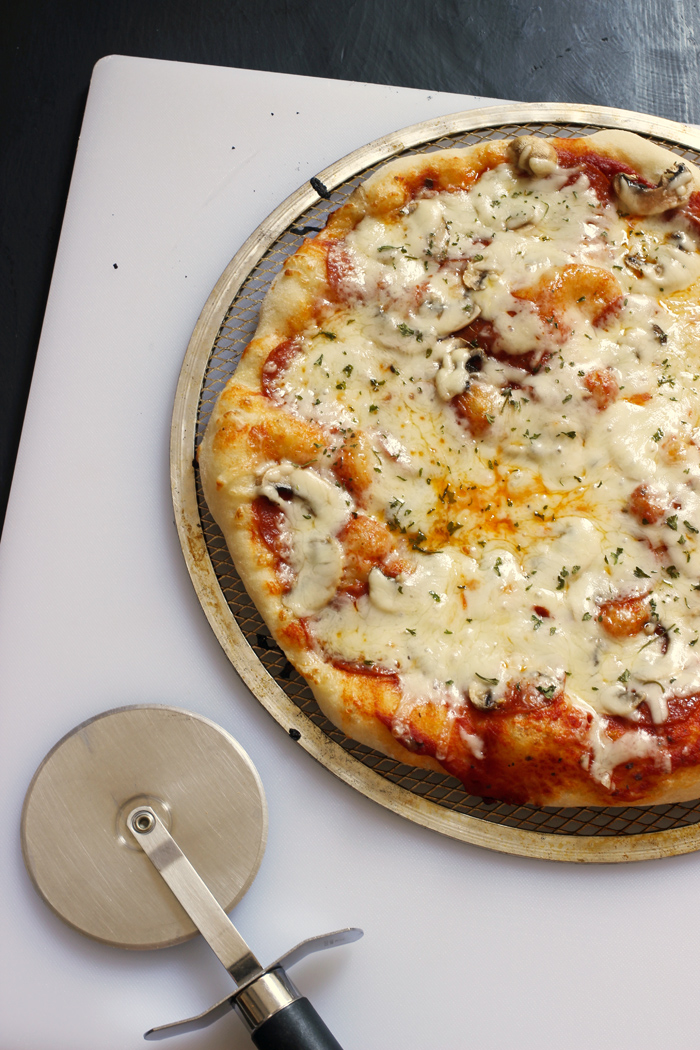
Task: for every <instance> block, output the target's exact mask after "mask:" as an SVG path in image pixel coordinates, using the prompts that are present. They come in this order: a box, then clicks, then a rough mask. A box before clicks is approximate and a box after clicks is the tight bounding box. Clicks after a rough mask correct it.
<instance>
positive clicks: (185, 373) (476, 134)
mask: <svg viewBox="0 0 700 1050" xmlns="http://www.w3.org/2000/svg"><path fill="white" fill-rule="evenodd" d="M601 128H624V129H626V130H628V131H634V132H636V133H638V134H641V135H644V136H646V137H647V138H650V139H652V140H653V141H654V142H658V143H659V144H660V145H662V146H665V147H666V148H667V149H670V150H672V151H673V152H675V153H677V154H678V155H679V156H681V157H687V158H689V159H690V160H692V161H694V162H695V163H696V164H700V132H698V131H697V130H696V129H694V128H690V127H688V126H687V125H683V124H676V123H674V122H672V121H668V120H661V119H656V118H652V117H646V116H642V115H640V114H636V113H629V112H627V111H625V110H618V109H607V108H603V107H600V106H589V107H580V106H569V105H559V104H553V103H548V104H534V105H518V106H499V107H492V108H489V109H480V110H470V111H468V112H465V113H456V114H454V115H453V116H449V117H442V118H438V119H436V120H430V121H425V122H424V123H422V124H415V125H413V126H412V127H409V128H405V129H404V130H403V131H399V132H397V133H396V134H394V135H389V136H387V137H385V138H382V139H378V140H376V141H375V142H372V143H370V144H369V145H367V146H364V147H363V148H362V149H359V150H356V151H355V152H354V153H351V154H349V155H348V156H347V157H345V158H344V159H342V160H340V161H338V162H337V163H336V164H333V165H332V166H331V167H329V168H326V169H325V170H324V171H322V172H319V175H318V176H317V179H314V180H313V183H314V185H312V184H311V183H310V182H309V183H306V184H305V185H304V186H302V187H301V188H300V189H298V190H297V191H296V193H293V194H292V195H291V197H289V198H288V199H287V200H286V201H284V203H282V204H281V205H280V206H279V207H278V208H277V209H276V210H275V211H274V212H273V213H272V214H271V215H270V216H269V217H268V218H267V219H266V220H265V222H264V223H262V225H261V226H259V227H258V229H257V230H256V231H255V233H254V234H253V235H252V236H251V237H250V238H249V239H248V240H247V241H246V243H245V244H244V245H243V247H242V248H241V250H240V251H239V252H238V253H237V254H236V255H235V256H234V258H233V259H232V260H231V262H230V263H229V265H228V266H227V268H226V270H225V271H224V273H223V274H222V276H221V277H220V279H219V281H218V283H217V284H216V287H215V288H214V290H213V291H212V293H211V295H210V297H209V299H208V301H207V303H206V305H205V307H204V310H203V311H202V314H201V316H200V318H199V321H198V322H197V326H196V328H195V330H194V332H193V334H192V338H191V340H190V344H189V346H188V349H187V354H186V356H185V360H184V363H183V366H182V371H181V373H180V380H179V383H178V388H177V394H176V397H175V408H174V412H173V422H172V433H171V482H172V491H173V502H174V507H175V516H176V521H177V527H178V531H179V535H180V543H181V545H182V550H183V553H184V555H185V560H186V562H187V567H188V569H189V572H190V575H191V577H192V581H193V583H194V586H195V589H196V591H197V595H198V597H199V600H200V602H201V604H202V606H203V608H204V611H205V613H206V615H207V617H208V618H209V622H210V623H211V626H212V627H213V629H214V631H215V633H216V635H217V637H218V639H219V641H220V643H221V645H222V646H223V648H224V650H225V651H226V653H227V655H228V657H229V659H230V660H231V662H232V663H233V665H234V667H235V668H236V669H237V671H238V672H239V674H240V675H241V677H242V678H243V680H244V681H245V682H246V684H247V685H248V686H249V688H250V689H251V690H252V692H253V693H254V694H255V696H256V697H257V698H258V700H259V701H260V702H261V703H262V704H263V705H264V706H265V707H266V708H267V710H268V711H269V712H270V714H271V715H273V717H274V718H275V719H276V720H277V721H278V722H279V723H280V725H281V726H283V727H284V729H285V730H286V731H288V732H291V733H292V735H293V736H294V737H295V738H296V737H297V734H300V736H299V738H298V739H299V744H300V745H301V746H302V747H304V748H305V749H306V750H307V751H308V752H309V753H310V754H312V755H313V756H314V757H315V758H317V759H318V760H319V761H320V762H322V763H323V764H324V765H325V766H326V767H327V768H328V769H330V770H331V771H332V772H333V773H335V774H336V775H337V776H339V777H340V778H341V779H343V780H345V781H346V782H347V783H348V784H350V785H351V786H352V787H354V788H356V789H357V790H358V791H361V792H362V793H363V794H365V795H367V796H369V797H370V798H372V799H374V800H375V801H377V802H380V803H381V804H382V805H384V806H386V807H387V808H388V809H391V810H393V811H394V812H396V813H400V814H401V815H402V816H405V817H408V818H409V819H410V820H414V821H416V822H417V823H419V824H423V825H426V826H427V827H431V828H434V829H435V830H436V831H440V832H442V833H443V834H446V835H450V836H452V837H454V838H458V839H463V840H465V841H467V842H473V843H476V844H477V845H480V846H487V847H489V848H491V849H495V850H500V851H502V852H506V853H517V854H521V855H523V856H532V857H542V858H548V859H550V860H570V861H599V862H600V861H605V862H611V861H625V860H646V859H650V858H655V857H662V856H669V855H672V854H676V853H687V852H690V851H691V850H695V849H698V847H700V799H698V800H696V801H693V802H684V803H680V804H675V805H663V806H652V807H646V808H643V807H636V806H626V807H624V808H595V807H587V808H553V807H551V808H550V807H547V808H544V809H539V808H537V807H534V806H520V805H507V804H506V803H503V802H490V801H488V800H484V799H480V798H477V797H476V796H474V795H469V794H467V793H466V792H465V791H464V789H463V788H462V785H461V784H460V783H459V781H457V780H455V779H454V778H453V777H450V776H448V775H447V774H440V773H434V772H431V771H429V770H423V769H415V768H414V767H412V766H406V765H402V764H401V763H399V762H397V761H395V760H393V759H390V758H386V757H385V756H384V755H382V754H380V753H379V752H377V751H373V750H371V749H370V748H368V747H365V746H364V745H362V744H358V743H356V742H355V741H353V740H350V739H348V738H347V737H346V736H344V734H343V733H342V732H341V731H340V730H338V729H336V728H335V726H334V725H332V723H331V722H329V721H328V720H327V719H326V718H324V716H323V715H322V714H321V712H320V711H319V709H318V707H317V706H316V703H315V701H314V699H313V696H312V694H311V691H310V689H309V688H308V686H307V685H306V683H305V682H304V681H303V679H302V678H301V677H300V676H299V675H298V674H297V673H296V671H295V670H294V669H293V668H292V666H291V664H290V663H289V662H288V661H287V660H286V658H285V657H284V655H283V653H282V652H281V651H280V650H279V648H278V647H277V646H276V644H275V643H274V641H273V640H272V638H271V636H270V632H269V631H268V629H267V627H266V626H265V624H264V623H263V621H262V619H261V617H260V615H259V614H258V612H257V610H256V608H255V605H254V604H253V602H252V600H251V599H250V598H249V596H248V594H247V593H246V590H245V587H244V586H243V584H242V583H241V580H240V578H239V576H238V574H237V572H236V570H235V568H234V566H233V563H232V561H231V557H230V555H229V553H228V549H227V547H226V542H225V540H224V538H223V536H222V534H221V532H220V530H219V528H218V527H217V525H216V524H215V522H214V520H213V518H212V516H211V514H210V513H209V509H208V507H207V505H206V503H205V500H204V496H203V495H202V489H201V484H200V480H199V475H198V471H197V467H196V461H195V451H196V447H197V446H198V444H199V442H200V441H201V439H202V436H203V434H204V430H205V427H206V425H207V421H208V419H209V415H210V413H211V410H212V408H213V405H214V402H215V401H216V398H217V397H218V395H219V393H220V391H221V390H222V389H223V387H224V386H225V384H226V382H227V381H228V379H229V378H230V376H231V375H232V373H233V372H234V370H235V368H236V365H237V363H238V360H239V358H240V355H241V352H242V350H243V348H244V347H245V345H246V344H247V343H248V342H249V341H250V339H251V337H252V335H253V333H254V331H255V328H256V325H257V318H258V311H259V308H260V303H261V301H262V299H263V298H264V296H265V293H266V292H267V290H268V288H269V286H270V284H271V282H272V279H273V278H274V277H275V275H276V274H277V273H278V271H279V270H280V268H281V267H282V265H283V264H284V261H285V259H286V258H287V257H288V256H290V255H291V254H293V253H294V252H295V251H296V250H297V248H299V246H300V245H301V243H302V241H303V239H304V237H305V236H309V235H310V234H312V233H313V232H314V231H316V230H318V229H320V228H321V227H323V225H324V223H325V221H326V218H327V216H328V214H329V213H330V212H331V211H334V210H335V209H336V208H337V207H338V206H339V205H341V204H342V203H343V202H344V201H345V200H346V199H347V197H348V196H349V195H350V193H351V192H352V191H353V190H354V189H355V187H356V186H357V185H358V184H359V183H360V182H361V181H363V180H364V179H365V178H366V177H367V176H368V175H369V174H370V173H371V172H373V171H375V170H376V169H377V168H378V167H379V166H381V164H383V163H384V162H385V161H386V160H387V159H389V158H391V157H396V156H403V155H407V154H416V153H427V152H430V151H432V150H436V149H445V148H448V147H454V146H469V145H472V144H473V143H476V142H481V141H483V140H485V139H493V138H503V137H510V136H512V135H522V134H528V135H541V136H543V137H548V136H553V135H557V136H560V137H571V136H580V135H587V134H592V133H593V132H595V131H598V130H600V129H601ZM319 190H320V191H321V193H322V194H325V193H326V192H327V191H328V192H329V197H325V196H323V195H320V194H319V192H318V191H319Z"/></svg>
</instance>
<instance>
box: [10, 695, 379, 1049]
mask: <svg viewBox="0 0 700 1050" xmlns="http://www.w3.org/2000/svg"><path fill="white" fill-rule="evenodd" d="M266 835H267V806H266V803H265V796H264V793H263V788H262V784H261V782H260V777H259V776H258V773H257V771H256V769H255V767H254V766H253V764H252V762H251V761H250V758H249V757H248V755H247V754H246V753H245V751H244V750H243V748H242V747H241V746H240V745H239V744H238V743H237V742H236V741H235V740H234V739H233V737H231V736H230V735H229V734H228V733H227V732H226V731H225V730H223V729H222V728H221V727H220V726H217V725H215V724H214V722H211V721H209V719H207V718H203V717H202V716H200V715H195V714H191V713H190V712H187V711H182V710H179V709H178V708H174V707H166V706H160V705H138V706H135V707H120V708H116V709H115V710H113V711H106V712H105V713H103V714H100V715H97V716H96V717H95V718H91V719H89V720H88V721H87V722H83V723H82V724H81V725H79V726H78V727H77V728H76V729H74V730H73V731H72V732H71V733H68V735H67V736H65V737H63V739H62V740H60V741H59V742H58V744H56V746H55V747H54V748H53V749H52V750H51V751H50V752H49V753H48V755H47V756H46V758H45V759H44V761H43V762H42V763H41V765H40V766H39V769H38V770H37V772H36V773H35V775H34V778H33V780H32V782H31V784H30V786H29V790H28V792H27V796H26V799H25V802H24V810H23V813H22V849H23V853H24V860H25V864H26V866H27V870H28V872H29V874H30V876H31V878H32V881H33V882H34V885H35V887H36V889H37V890H38V892H39V893H40V895H41V896H42V897H43V898H44V900H45V901H46V903H47V904H48V905H49V907H51V908H52V909H53V911H54V912H55V913H56V914H57V915H58V916H59V917H60V918H61V919H63V920H64V921H65V922H67V923H68V924H69V925H71V926H73V927H74V928H75V929H77V930H80V931H81V932H82V933H85V934H87V935H88V936H89V937H93V938H95V939H96V940H98V941H102V942H103V943H106V944H112V945H116V946H118V947H122V948H162V947H166V946H168V945H173V944H178V943H180V942H181V941H185V940H189V939H190V938H191V937H194V936H195V935H196V934H197V932H199V933H201V934H202V936H203V937H204V939H205V940H206V941H207V943H208V944H209V946H210V948H212V949H213V951H214V953H215V954H216V956H217V958H218V959H219V961H220V962H221V963H222V965H223V966H224V968H225V969H226V970H227V971H228V973H229V974H230V975H231V977H232V979H233V981H234V983H235V985H236V988H235V990H234V991H233V992H232V993H231V994H230V995H228V996H226V997H225V998H224V999H222V1000H220V1001H219V1002H218V1003H215V1004H214V1006H212V1007H211V1008H210V1009H209V1010H206V1011H205V1012H204V1013H202V1014H199V1015H198V1016H196V1017H190V1018H188V1019H187V1020H185V1021H177V1022H175V1023H173V1024H166V1025H162V1026H160V1027H158V1028H152V1029H150V1031H148V1032H146V1034H145V1038H146V1039H162V1038H165V1037H167V1036H169V1035H174V1034H176V1033H179V1032H187V1031H193V1030H194V1029H198V1028H204V1027H206V1026H207V1025H209V1024H211V1023H212V1022H213V1021H216V1020H217V1019H218V1018H219V1017H222V1016H223V1015H224V1014H225V1013H228V1011H229V1010H230V1009H231V1008H233V1009H234V1010H235V1011H236V1012H237V1013H238V1014H239V1016H240V1017H241V1018H242V1019H243V1022H244V1024H245V1026H246V1027H247V1029H248V1031H249V1032H250V1035H251V1038H252V1041H253V1043H254V1044H255V1046H257V1047H259V1048H261V1050H283V1048H292V1047H293V1048H295V1050H296V1048H298V1050H341V1048H340V1044H339V1043H338V1042H337V1040H336V1039H335V1038H334V1037H333V1035H332V1034H331V1032H330V1031H329V1029H328V1028H327V1027H326V1025H325V1024H324V1023H323V1021H322V1020H321V1018H320V1017H319V1015H318V1014H317V1013H316V1011H315V1010H314V1008H313V1006H312V1005H311V1003H310V1002H309V1000H308V999H306V998H305V997H303V996H302V995H301V993H300V992H299V991H298V990H297V988H296V987H295V986H294V984H293V983H292V981H291V980H290V978H289V977H288V975H287V969H288V968H289V967H290V966H292V965H294V963H296V962H298V961H299V960H300V959H303V958H304V957H305V956H306V955H309V954H310V953H311V952H316V951H320V950H321V949H324V948H331V947H335V946H337V945H340V944H347V943H349V942H350V941H355V940H357V939H358V938H359V937H361V936H362V930H359V929H356V928H347V929H343V930H336V931H335V932H333V933H328V934H325V935H322V936H319V937H311V938H309V939H308V940H306V941H302V942H301V944H298V945H296V947H295V948H292V949H291V951H289V952H287V953H286V954H285V955H282V956H281V957H280V958H279V959H276V960H275V961H274V962H273V963H271V964H270V965H269V966H263V965H262V964H261V963H260V962H259V961H258V959H257V958H256V956H255V954H254V953H253V951H252V950H251V948H250V947H249V946H248V944H247V943H246V942H245V940H244V939H243V937H242V936H241V935H240V933H239V932H238V930H237V929H236V927H235V926H234V925H233V923H232V922H231V921H230V919H229V918H228V916H227V914H226V912H227V911H230V910H231V908H233V906H234V905H235V904H236V903H237V902H238V901H239V900H240V899H241V897H242V896H243V894H244V893H245V892H246V890H247V889H248V887H249V886H250V884H251V882H252V881H253V878H254V876H255V874H256V872H257V870H258V867H259V866H260V861H261V860H262V855H263V852H264V849H265V839H266Z"/></svg>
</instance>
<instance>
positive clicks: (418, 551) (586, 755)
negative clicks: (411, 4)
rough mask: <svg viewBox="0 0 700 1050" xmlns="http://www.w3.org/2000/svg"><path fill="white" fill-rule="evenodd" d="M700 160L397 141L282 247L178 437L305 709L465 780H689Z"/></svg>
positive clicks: (643, 146)
mask: <svg viewBox="0 0 700 1050" xmlns="http://www.w3.org/2000/svg"><path fill="white" fill-rule="evenodd" d="M698 384H700V172H698V170H697V169H696V168H695V167H693V165H692V164H690V163H689V162H688V161H686V160H681V159H680V158H679V157H678V156H676V155H675V154H673V153H670V152H669V151H667V150H665V149H663V148H661V147H660V146H657V145H656V144H654V143H652V142H650V141H648V140H646V139H642V138H639V137H637V136H635V135H633V134H630V133H627V132H621V131H602V132H599V133H597V134H594V135H592V136H589V137H582V138H560V139H557V138H553V139H542V138H538V137H532V136H525V137H518V138H514V139H503V140H497V141H489V142H483V143H481V144H478V145H474V146H470V147H468V148H466V149H449V150H444V151H436V152H430V153H425V154H422V155H417V156H407V157H403V158H400V159H398V160H394V161H392V162H390V163H388V164H387V165H386V166H384V167H383V168H381V169H380V170H379V171H377V172H376V173H374V174H372V175H370V176H369V177H368V178H367V180H366V181H365V182H364V183H363V184H362V185H361V186H360V187H359V188H358V189H356V190H355V191H354V192H353V193H352V195H351V196H350V197H349V198H348V200H347V202H346V203H345V204H343V205H342V206H341V207H340V208H339V209H338V210H337V211H335V212H333V213H332V214H331V215H330V217H329V219H328V221H327V224H326V226H325V228H324V229H322V230H320V231H319V232H318V233H316V234H315V235H313V236H309V237H307V238H306V239H305V240H304V242H303V244H302V246H301V247H300V248H299V249H298V251H297V252H296V254H294V255H292V256H291V257H290V258H289V259H287V261H286V262H285V264H284V267H283V269H282V271H281V272H280V273H279V275H278V276H277V277H276V279H275V281H274V283H273V285H272V287H271V289H270V291H269V293H268V295H267V297H266V299H265V301H264V303H263V305H262V309H261V314H260V320H259V324H258V327H257V331H256V333H255V336H254V338H253V339H252V341H251V342H250V343H249V345H248V346H247V347H246V349H245V351H244V353H243V355H242V358H241V360H240V363H239V365H238V368H237V370H236V372H235V374H234V375H233V377H232V378H231V380H230V381H229V383H228V385H227V386H226V388H225V389H224V391H223V392H222V394H221V395H220V398H219V400H218V402H217V405H216V407H215V409H214V411H213V413H212V416H211V419H210V422H209V424H208V427H207V430H206V434H205V436H204V439H203V442H202V445H201V448H200V451H199V464H200V469H201V477H202V483H203V487H204V493H205V497H206V500H207V503H208V505H209V507H210V509H211V511H212V514H213V515H214V517H215V519H216V521H217V522H218V524H219V526H220V528H221V530H222V532H223V534H224V536H225V538H226V541H227V543H228V546H229V549H230V551H231V555H232V557H233V560H234V563H235V565H236V568H237V571H238V572H239V574H240V576H241V578H242V580H243V582H244V583H245V586H246V588H247V589H248V592H249V593H250V595H251V597H252V598H253V600H254V601H255V603H256V605H257V607H258V609H259V610H260V613H261V615H262V616H263V618H264V620H265V621H266V623H267V624H268V626H269V628H270V631H271V633H272V635H273V637H274V639H275V640H276V641H277V643H278V644H279V645H280V647H281V648H282V649H283V651H284V652H285V654H286V655H287V656H288V658H289V660H290V661H291V662H292V664H293V665H294V666H295V667H296V668H297V670H298V671H299V672H300V674H301V675H303V677H304V678H305V679H306V681H307V682H308V683H309V685H310V686H311V689H312V690H313V693H314V695H315V697H316V700H317V702H318V704H319V707H320V708H321V710H322V711H323V713H324V714H325V715H326V716H327V717H328V718H329V719H331V721H332V722H333V723H335V724H336V725H337V726H338V727H340V728H341V729H342V730H343V731H344V732H345V733H346V734H347V735H348V736H349V737H351V738H353V739H355V740H357V741H360V742H361V743H363V744H366V745H368V746H370V747H372V748H376V749H378V750H379V751H380V752H383V753H384V754H386V755H388V756H391V757H392V758H394V759H396V760H398V761H400V762H404V763H409V764H412V765H415V766H421V767H426V768H428V769H431V770H439V771H444V772H446V773H448V774H450V775H452V776H454V777H457V778H458V779H459V780H460V781H461V782H462V783H463V785H464V787H465V790H466V791H468V792H470V793H473V794H475V795H479V796H482V797H487V798H495V799H504V800H506V801H510V802H519V803H530V804H534V805H573V806H579V805H590V804H593V805H607V806H610V805H612V806H614V805H618V806H619V805H627V804H630V803H634V804H656V803H660V802H672V801H682V800H688V799H691V798H695V797H696V796H698V795H700V651H699V650H700V645H698V639H699V637H700V634H699V632H700V542H699V540H700V397H699V395H698Z"/></svg>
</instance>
